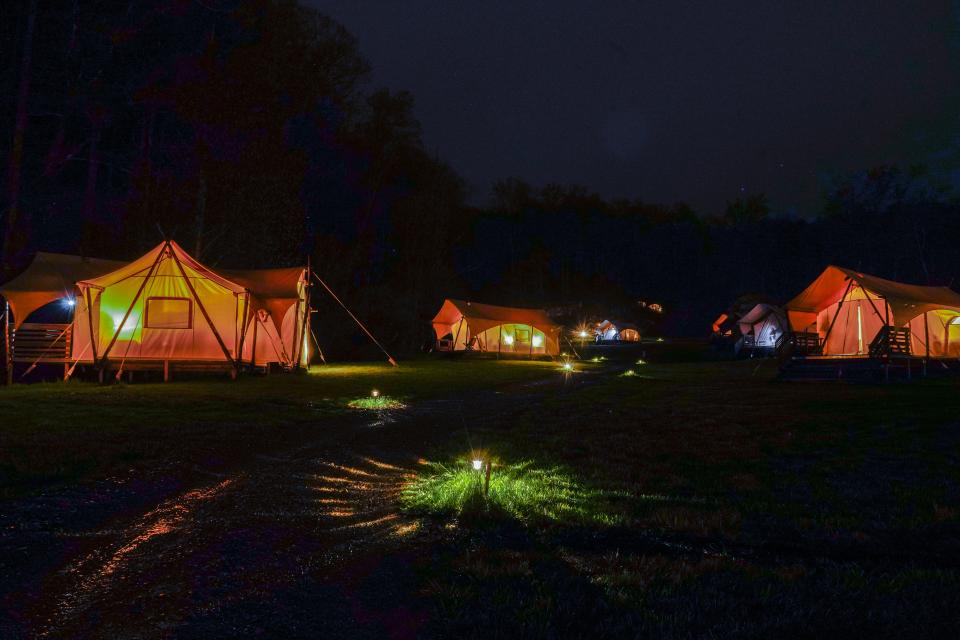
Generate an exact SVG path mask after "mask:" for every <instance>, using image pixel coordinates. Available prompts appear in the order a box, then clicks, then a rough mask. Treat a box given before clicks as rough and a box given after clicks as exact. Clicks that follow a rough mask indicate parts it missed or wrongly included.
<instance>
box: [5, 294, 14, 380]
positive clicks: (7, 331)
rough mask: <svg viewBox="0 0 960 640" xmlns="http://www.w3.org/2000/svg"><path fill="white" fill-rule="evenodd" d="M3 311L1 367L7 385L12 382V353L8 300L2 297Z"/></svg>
mask: <svg viewBox="0 0 960 640" xmlns="http://www.w3.org/2000/svg"><path fill="white" fill-rule="evenodd" d="M3 304H4V307H5V310H4V312H3V369H4V371H5V372H6V374H7V386H8V387H9V386H10V385H12V384H13V354H12V353H10V301H9V300H7V299H6V298H4V301H3Z"/></svg>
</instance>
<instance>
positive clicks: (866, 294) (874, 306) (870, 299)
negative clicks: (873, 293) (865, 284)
mask: <svg viewBox="0 0 960 640" xmlns="http://www.w3.org/2000/svg"><path fill="white" fill-rule="evenodd" d="M863 295H865V296H867V302H869V303H870V306H871V307H873V311H874V313H876V314H877V317H878V318H879V317H881V316H883V314H882V313H880V309H877V305H875V304H873V298H871V297H870V292H869V291H867V290H866V289H864V290H863ZM884 304H886V300H884Z"/></svg>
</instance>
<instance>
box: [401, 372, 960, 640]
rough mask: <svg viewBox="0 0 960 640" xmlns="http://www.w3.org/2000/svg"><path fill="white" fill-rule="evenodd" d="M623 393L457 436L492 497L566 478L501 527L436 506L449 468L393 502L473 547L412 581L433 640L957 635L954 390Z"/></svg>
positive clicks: (504, 508) (732, 377) (590, 394)
mask: <svg viewBox="0 0 960 640" xmlns="http://www.w3.org/2000/svg"><path fill="white" fill-rule="evenodd" d="M635 373H636V375H633V376H616V377H611V378H610V379H609V380H606V381H605V382H604V383H603V384H598V385H595V386H592V387H590V388H587V389H584V390H582V391H580V392H578V393H574V394H567V395H564V394H560V395H558V396H556V397H552V398H549V399H546V400H545V401H544V402H542V403H540V404H538V405H537V406H535V407H531V408H529V410H527V411H526V412H524V413H523V414H521V415H519V416H515V417H514V418H513V419H512V420H511V421H510V422H509V423H508V424H499V425H489V426H488V427H486V428H484V429H479V430H475V432H474V437H475V438H481V439H482V441H483V447H484V448H485V450H487V451H489V452H490V453H489V456H490V457H492V458H494V459H497V460H500V461H502V463H501V464H502V466H503V469H504V471H505V473H506V474H507V475H508V478H507V481H509V476H510V475H511V474H515V473H516V472H515V470H514V469H512V468H511V465H514V464H516V463H517V462H518V461H523V464H524V465H525V467H526V468H527V469H533V470H540V472H541V473H556V470H557V469H563V470H565V471H566V474H565V475H564V476H563V477H562V478H561V479H559V480H558V484H556V486H554V487H552V488H551V487H546V488H545V487H544V486H538V487H535V488H534V489H531V490H529V491H528V493H529V494H530V495H529V496H528V497H527V499H526V501H525V502H523V501H521V502H523V503H522V504H521V505H520V508H519V509H518V508H517V506H516V505H517V500H516V499H512V500H509V499H504V498H503V497H501V496H498V495H496V494H494V492H493V491H492V490H491V495H490V498H489V500H488V501H486V502H484V501H480V500H477V499H476V497H475V494H476V493H478V492H479V488H478V487H479V486H480V485H479V482H475V483H474V484H473V485H472V488H471V490H470V491H463V492H461V494H460V498H459V502H458V500H457V499H451V498H450V495H449V494H450V493H451V492H450V488H451V487H455V486H456V485H457V483H458V482H460V483H461V484H462V482H463V481H462V480H458V479H457V478H456V474H455V473H454V474H451V472H450V471H449V469H448V467H447V466H444V467H443V468H442V469H440V470H437V469H433V470H428V471H427V472H426V473H425V474H424V477H423V478H422V479H421V480H420V481H419V482H418V483H415V484H414V485H413V486H412V487H411V488H410V489H409V490H408V491H407V492H406V494H405V499H406V501H407V506H408V508H409V509H411V510H413V511H414V512H432V513H435V514H439V515H438V517H447V518H450V517H453V516H454V515H455V514H456V513H457V512H458V511H459V512H460V513H461V514H462V516H463V517H464V518H465V519H466V522H468V523H470V528H471V534H470V539H471V543H470V544H466V545H460V546H451V547H449V548H447V549H446V550H445V551H444V553H442V554H439V557H440V558H442V562H443V563H444V564H443V565H441V566H438V564H437V557H436V556H435V557H434V558H433V561H432V563H431V565H430V566H429V568H428V569H426V570H425V574H426V575H425V577H424V581H425V583H426V584H428V585H430V594H431V597H432V598H434V599H435V600H436V601H437V602H436V606H437V607H438V608H439V609H438V611H439V612H442V613H438V616H437V617H438V618H442V619H444V620H445V621H446V622H445V624H446V625H447V626H445V627H444V632H445V633H446V632H454V631H456V632H466V633H469V629H470V626H469V625H470V621H471V620H472V619H473V617H474V616H475V615H476V614H477V613H478V612H483V616H484V620H485V621H486V624H487V625H488V627H487V630H488V631H490V632H491V633H492V634H493V635H494V636H496V635H516V634H521V635H523V634H526V635H540V634H554V635H565V634H571V635H580V634H594V635H613V636H619V635H629V636H634V635H641V636H647V635H651V636H666V637H758V636H763V637H776V636H780V637H783V636H788V637H795V636H808V637H813V636H821V637H822V636H826V637H840V636H847V637H950V635H951V634H952V633H954V632H955V625H956V623H957V621H958V611H960V595H958V593H960V592H958V587H960V572H958V560H957V559H958V558H960V519H958V513H960V464H958V456H960V447H958V445H960V431H958V429H960V425H958V423H957V420H956V415H957V411H958V409H960V394H958V393H957V392H958V386H957V382H956V381H952V380H950V381H942V380H941V381H936V382H930V383H921V384H913V385H891V386H849V385H839V384H827V385H805V384H789V383H778V382H774V381H772V378H773V376H774V369H773V365H772V363H767V364H764V365H760V366H759V368H758V367H757V365H756V364H754V363H727V364H720V363H713V364H673V365H662V366H656V365H644V366H641V367H636V368H635ZM458 454H459V455H460V456H461V457H462V456H463V454H462V444H461V443H460V441H459V439H457V438H454V439H453V441H452V442H449V443H447V449H446V450H444V448H443V447H442V446H440V447H438V449H437V451H436V454H435V457H436V458H437V459H438V460H440V461H444V462H446V465H448V466H449V467H453V468H455V469H465V467H464V466H463V464H464V463H463V462H460V463H457V462H456V458H457V456H458ZM458 464H459V465H460V466H459V467H458V466H457V465H458ZM494 469H495V470H496V469H497V467H494ZM467 472H468V471H467ZM461 473H464V472H463V471H461ZM494 475H496V471H495V472H494ZM445 479H446V482H447V483H448V484H449V485H450V486H443V485H444V480H445ZM454 493H455V492H454ZM544 493H546V495H544ZM551 494H552V497H551ZM584 496H589V499H588V500H584V498H583V497H584ZM498 501H501V502H503V503H504V504H502V505H501V506H499V507H498V506H497V504H496V503H497V502H498ZM564 503H567V504H564ZM544 505H550V506H549V508H548V509H545V508H544ZM558 505H559V506H561V507H566V508H565V509H562V510H561V511H562V513H563V514H564V515H562V516H561V517H557V516H556V515H552V514H555V513H556V512H557V510H558V509H557V506H558ZM478 511H479V514H478ZM478 521H479V522H482V523H485V526H478V525H477V524H475V523H477V522H478ZM464 547H466V548H464ZM427 576H429V577H427ZM571 603H577V604H576V605H572V604H571Z"/></svg>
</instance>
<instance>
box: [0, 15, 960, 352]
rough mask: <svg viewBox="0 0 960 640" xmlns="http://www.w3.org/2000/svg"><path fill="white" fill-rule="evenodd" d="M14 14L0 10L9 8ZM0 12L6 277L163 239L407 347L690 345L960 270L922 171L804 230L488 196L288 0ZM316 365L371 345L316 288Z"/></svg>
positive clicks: (530, 192)
mask: <svg viewBox="0 0 960 640" xmlns="http://www.w3.org/2000/svg"><path fill="white" fill-rule="evenodd" d="M11 4H12V3H11ZM9 9H10V10H9V12H8V13H7V19H5V20H3V21H0V35H2V41H3V42H4V43H5V48H4V50H5V51H6V52H7V53H8V55H7V56H5V58H6V59H7V61H8V64H7V65H5V66H4V68H3V70H2V74H3V75H2V78H0V86H2V88H3V90H4V91H3V95H4V96H5V100H4V101H3V103H2V107H0V108H2V111H0V122H2V123H3V127H4V132H5V135H4V136H3V137H2V140H0V145H2V147H0V153H2V155H3V157H4V158H5V159H6V160H7V162H6V169H7V175H6V184H5V189H4V190H3V202H2V209H0V212H2V218H0V224H2V226H0V229H2V231H3V243H2V248H0V251H2V253H0V263H2V266H3V269H4V275H5V276H9V275H11V274H13V273H15V272H16V271H17V270H18V269H20V268H22V267H23V266H25V264H26V263H27V262H28V261H29V259H30V256H31V255H32V253H33V252H34V251H36V250H52V251H63V252H72V253H80V254H83V255H87V256H94V257H109V258H117V259H130V258H134V257H136V256H138V255H140V254H141V253H143V252H144V251H146V250H148V249H149V248H150V247H152V246H154V245H155V244H157V243H158V242H159V241H160V240H161V239H163V238H164V237H171V238H174V239H176V240H177V241H178V242H180V243H181V244H182V245H183V246H184V247H185V248H186V249H187V250H188V251H191V252H192V253H193V254H195V255H196V256H197V258H198V259H200V260H201V261H203V262H205V263H207V264H209V265H211V266H213V267H217V266H223V267H247V268H255V267H266V266H284V265H292V264H302V263H303V262H304V261H305V260H306V258H307V256H310V259H311V263H312V264H313V265H314V267H315V268H316V270H317V271H318V272H319V273H320V274H321V275H322V276H323V277H324V278H325V280H326V281H327V282H328V283H329V284H330V285H331V286H332V287H333V288H334V289H335V290H337V291H338V292H340V293H341V294H342V297H344V298H345V299H346V300H348V301H350V303H351V305H352V306H353V307H354V309H355V311H356V312H357V313H358V315H360V316H361V317H363V318H365V319H366V320H367V321H368V324H369V325H370V326H371V328H372V329H373V330H374V331H375V332H376V333H378V334H379V335H380V336H381V337H382V338H383V340H384V341H385V342H386V343H388V344H390V345H391V346H393V347H395V348H398V349H400V350H401V351H410V350H414V349H416V348H417V347H418V346H419V345H421V344H422V343H423V342H425V341H426V340H428V339H429V337H430V333H429V325H428V324H427V321H428V320H429V317H430V316H431V314H432V312H433V311H435V310H436V308H438V307H439V305H440V302H441V301H442V299H443V298H444V297H446V296H451V297H452V296H460V297H468V298H474V299H478V300H485V301H489V302H492V303H500V304H516V305H526V306H539V305H546V306H553V305H568V306H569V305H574V306H576V305H584V306H583V308H584V309H586V308H588V307H593V308H596V307H597V306H598V305H599V306H601V307H602V306H603V305H609V306H610V307H611V308H613V307H617V308H628V307H629V304H630V303H631V302H632V301H634V302H635V301H636V300H639V299H643V300H645V301H650V302H653V301H655V302H660V303H662V304H663V305H664V307H665V308H666V310H667V313H666V314H665V316H666V319H667V326H666V327H665V329H666V330H667V331H670V332H675V333H687V334H703V333H704V332H706V331H707V330H708V327H709V320H710V319H712V316H715V315H716V313H717V312H719V311H720V310H722V309H723V308H724V307H725V306H726V305H727V304H728V303H729V302H730V300H732V299H733V298H734V297H736V296H738V295H740V294H743V293H750V292H760V293H765V294H767V295H770V296H773V297H774V298H780V299H785V298H787V297H789V296H790V295H792V294H793V293H795V292H796V291H798V290H799V289H800V288H801V287H802V286H803V285H805V284H806V282H808V281H809V280H810V279H811V278H812V277H814V276H815V275H816V273H817V272H818V271H819V270H820V269H821V268H822V267H823V266H824V265H825V264H827V263H830V262H834V263H838V264H841V265H844V266H851V267H853V268H857V269H861V270H864V271H868V272H872V273H876V274H877V275H881V276H886V277H891V278H899V279H903V280H907V281H914V282H921V283H933V284H951V283H953V282H954V280H955V278H956V275H957V266H956V265H958V264H960V263H958V261H957V257H958V256H957V255H956V251H957V250H956V249H955V248H954V246H953V244H952V243H951V242H950V239H951V238H952V237H956V232H957V231H958V230H960V229H958V227H960V216H958V215H957V213H958V204H957V201H956V199H955V198H954V197H953V195H952V194H951V193H950V191H949V190H948V189H946V188H944V187H942V186H939V185H937V184H935V180H933V179H932V178H931V177H930V176H929V175H927V174H926V173H925V172H924V171H923V170H922V169H921V168H910V169H900V168H897V167H892V166H888V167H880V168H877V169H873V170H870V171H864V172H860V173H856V174H852V175H849V176H846V177H845V178H844V179H843V180H840V181H838V182H837V184H835V185H833V186H832V187H831V188H830V189H829V190H828V191H827V193H826V194H825V198H824V206H823V207H822V211H819V212H817V215H816V216H813V217H811V218H809V219H795V218H786V217H782V216H775V215H772V214H771V211H770V207H769V206H768V204H767V201H766V199H765V198H764V197H763V196H762V195H757V196H752V197H747V198H743V199H739V200H734V201H732V202H730V203H728V205H727V206H726V208H725V210H724V211H723V212H721V213H719V214H711V212H696V211H694V210H693V209H692V208H691V207H689V206H687V205H685V204H683V203H676V204H656V203H648V202H643V201H639V200H610V199H605V198H602V197H600V196H598V195H597V194H595V193H593V192H591V191H590V190H589V189H588V188H585V187H581V186H570V185H547V186H544V187H533V186H531V185H528V184H527V183H525V182H523V180H522V179H517V178H512V179H506V180H503V181H501V182H499V183H498V184H496V185H495V186H494V188H493V190H492V193H491V194H490V197H489V199H488V201H487V202H486V203H485V204H483V205H482V206H477V205H476V204H472V203H471V202H470V201H469V200H468V190H467V186H466V182H465V181H464V179H463V178H462V177H461V176H459V175H458V174H457V173H456V172H455V171H454V170H453V169H452V168H451V167H450V166H448V165H447V164H446V163H445V162H444V161H443V160H442V159H440V158H437V157H436V156H435V155H434V154H431V153H429V152H428V151H427V150H426V149H425V148H424V145H423V143H422V140H421V132H420V125H419V123H418V122H417V120H416V118H415V117H414V114H413V105H414V103H413V96H411V95H410V94H409V93H407V92H403V91H389V90H386V89H381V88H377V87H375V86H372V82H371V79H370V65H369V64H368V62H367V61H366V60H365V59H364V58H363V56H362V55H361V54H360V52H359V48H358V44H357V40H356V38H355V37H354V36H353V35H352V34H350V33H349V32H347V30H346V29H344V28H343V27H342V26H341V25H340V24H338V23H337V22H336V21H334V20H332V19H331V18H329V17H327V16H325V15H323V14H321V13H319V12H318V11H316V10H313V9H309V8H306V7H303V6H301V5H299V4H297V3H296V2H294V1H293V0H236V1H234V2H229V3H227V2H190V1H186V0H184V1H179V0H165V1H160V0H157V1H154V2H132V1H131V2H120V3H115V2H99V1H92V2H81V1H77V2H73V3H69V5H60V4H56V3H46V2H38V0H19V1H18V2H17V3H16V4H12V6H10V7H9ZM317 297H318V300H317V301H316V302H315V304H314V306H315V307H317V308H318V309H319V310H320V313H318V314H317V315H316V318H315V322H316V324H317V328H318V334H319V335H320V336H322V339H321V342H323V343H326V344H325V345H324V346H325V347H327V348H328V349H329V350H330V351H331V352H332V353H338V352H339V353H342V354H343V355H356V354H358V353H362V350H363V349H365V348H368V347H366V346H364V345H365V344H366V342H365V339H364V338H363V336H362V334H360V333H359V332H357V331H356V330H355V328H354V327H351V326H350V324H349V321H348V320H347V319H346V317H345V316H344V315H343V314H342V312H341V311H340V310H339V309H337V308H336V307H335V306H334V305H332V304H327V303H325V302H324V301H323V299H322V297H321V294H317Z"/></svg>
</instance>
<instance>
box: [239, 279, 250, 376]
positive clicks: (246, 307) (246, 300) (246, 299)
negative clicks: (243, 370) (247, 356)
mask: <svg viewBox="0 0 960 640" xmlns="http://www.w3.org/2000/svg"><path fill="white" fill-rule="evenodd" d="M248 313H250V292H249V291H246V292H245V293H244V294H243V315H242V316H241V320H240V322H241V323H242V324H241V328H240V343H239V344H238V345H237V366H239V365H240V364H241V363H242V362H243V343H244V341H245V340H246V338H247V324H248V322H247V314H248Z"/></svg>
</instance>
